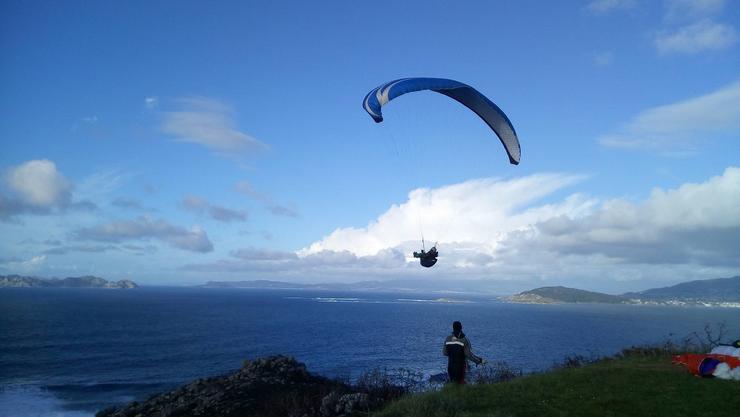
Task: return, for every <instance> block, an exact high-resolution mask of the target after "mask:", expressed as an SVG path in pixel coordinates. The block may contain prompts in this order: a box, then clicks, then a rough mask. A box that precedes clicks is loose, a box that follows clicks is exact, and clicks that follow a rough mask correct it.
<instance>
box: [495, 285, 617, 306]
mask: <svg viewBox="0 0 740 417" xmlns="http://www.w3.org/2000/svg"><path fill="white" fill-rule="evenodd" d="M505 300H506V301H511V302H515V303H533V304H551V303H610V304H619V303H623V302H625V301H626V299H625V298H623V297H620V296H616V295H609V294H603V293H599V292H593V291H586V290H579V289H576V288H568V287H559V286H558V287H541V288H535V289H533V290H529V291H524V292H521V293H519V294H516V295H512V296H510V297H506V298H505Z"/></svg>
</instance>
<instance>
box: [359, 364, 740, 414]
mask: <svg viewBox="0 0 740 417" xmlns="http://www.w3.org/2000/svg"><path fill="white" fill-rule="evenodd" d="M738 410H740V382H737V381H724V380H719V379H703V378H697V377H694V376H692V375H690V374H689V373H688V372H687V371H686V370H685V369H684V368H682V367H678V366H675V365H671V356H670V355H669V354H668V353H666V352H659V351H656V352H642V351H638V352H625V353H624V354H623V355H620V356H619V357H615V358H610V359H602V360H599V361H596V362H594V363H589V364H585V365H583V366H565V367H562V368H559V369H555V370H553V371H550V372H547V373H542V374H535V375H529V376H525V377H521V378H516V379H513V380H511V381H508V382H502V383H496V384H481V385H466V386H455V385H448V386H445V387H444V388H443V389H442V390H440V391H435V392H427V393H423V394H412V395H407V396H406V397H404V398H402V399H400V400H398V401H395V402H393V403H391V404H389V405H388V406H387V407H385V408H384V409H383V410H381V411H379V412H377V413H374V414H372V415H373V416H376V417H392V416H404V417H414V416H419V417H421V416H424V417H447V416H450V417H451V416H455V417H473V416H476V417H477V416H486V417H504V416H517V417H525V416H533V417H535V416H536V417H542V416H568V417H575V416H667V417H668V416H669V417H681V416H687V417H688V416H717V417H723V416H728V417H729V416H732V417H736V416H738V415H740V414H738V413H739V411H738Z"/></svg>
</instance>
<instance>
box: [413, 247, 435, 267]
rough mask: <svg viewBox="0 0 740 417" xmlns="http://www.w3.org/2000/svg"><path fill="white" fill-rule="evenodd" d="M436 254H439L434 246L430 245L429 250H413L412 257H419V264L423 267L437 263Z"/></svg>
mask: <svg viewBox="0 0 740 417" xmlns="http://www.w3.org/2000/svg"><path fill="white" fill-rule="evenodd" d="M437 256H439V253H438V252H437V247H436V246H432V248H431V249H429V252H426V251H424V249H422V250H421V252H414V258H419V262H420V263H421V266H423V267H425V268H429V267H432V266H434V264H436V263H437Z"/></svg>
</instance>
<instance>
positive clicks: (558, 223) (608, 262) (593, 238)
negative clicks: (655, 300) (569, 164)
mask: <svg viewBox="0 0 740 417" xmlns="http://www.w3.org/2000/svg"><path fill="white" fill-rule="evenodd" d="M582 178H583V177H580V176H574V175H565V174H540V175H532V176H528V177H524V178H518V179H511V180H496V179H478V180H471V181H466V182H464V183H461V184H455V185H450V186H446V187H441V188H438V189H421V190H414V191H413V192H411V193H410V194H409V199H408V201H406V202H404V203H402V204H399V205H394V206H393V207H391V208H390V209H389V210H388V211H387V212H385V213H383V214H382V215H381V216H379V217H378V218H377V219H376V220H375V221H373V222H371V223H370V224H368V225H367V226H366V227H364V228H341V229H337V230H336V231H335V232H333V233H331V234H330V235H329V236H326V237H325V238H323V239H321V240H319V241H317V242H315V243H314V244H311V245H309V247H307V248H304V249H303V250H301V251H298V253H293V252H280V251H270V250H263V249H253V248H248V249H242V250H238V251H234V252H232V253H231V257H230V258H228V259H222V260H220V261H217V262H212V263H208V264H199V265H187V266H186V267H184V268H183V270H184V271H197V272H201V271H207V272H208V273H209V274H212V276H213V275H215V276H220V277H223V278H226V279H229V278H230V277H243V276H244V275H245V274H248V275H249V276H250V277H253V278H252V279H278V280H289V281H295V282H348V281H349V282H352V281H362V280H373V279H379V280H389V279H399V278H409V279H422V280H423V282H424V283H431V282H433V281H439V282H445V281H446V282H451V283H452V285H451V286H450V287H449V288H455V285H454V282H455V281H458V282H461V283H462V282H463V281H468V282H469V283H470V282H471V281H470V280H475V279H482V280H481V281H479V282H477V283H475V284H472V283H471V284H470V287H471V288H472V287H475V286H478V287H480V286H483V287H486V288H499V290H498V291H519V290H523V289H526V288H531V287H533V286H542V285H568V286H575V287H579V288H585V289H593V290H601V291H612V292H615V293H619V292H625V291H628V290H642V289H646V288H650V287H655V286H662V285H670V284H674V283H677V282H680V281H687V280H693V279H701V278H718V277H727V276H732V275H737V274H738V273H740V258H738V257H737V253H736V252H737V248H738V247H740V210H737V207H740V168H737V167H730V168H727V169H726V170H725V172H724V173H722V175H719V176H716V177H713V178H710V179H708V180H706V181H704V182H700V183H687V184H683V185H681V186H679V187H677V188H675V189H660V188H656V189H654V190H653V191H652V192H651V194H650V196H649V197H648V198H646V199H645V200H644V201H631V200H625V199H611V200H605V201H597V200H594V199H589V198H586V197H583V196H581V195H579V194H577V193H575V194H571V195H568V196H564V197H562V198H559V199H557V200H555V202H550V203H547V204H545V203H541V202H540V203H538V201H540V200H542V199H543V198H544V197H547V196H549V197H550V199H552V197H553V195H554V193H556V192H558V191H562V190H563V189H564V188H565V187H568V186H574V185H575V184H577V183H578V182H579V181H580V180H581V179H582ZM420 210H423V211H424V212H425V220H426V224H425V228H424V229H425V233H426V234H427V235H428V236H430V237H431V236H435V237H439V238H440V240H441V241H440V243H439V249H440V258H439V262H438V263H437V265H435V266H434V268H431V269H424V268H421V267H420V266H419V265H418V261H415V260H413V259H412V258H410V254H411V252H412V251H414V250H418V249H419V243H420V242H419V241H418V240H417V239H418V229H417V226H416V224H417V215H418V213H419V212H420ZM296 255H297V256H296ZM410 285H411V286H412V287H413V286H414V285H417V284H410ZM418 285H426V284H418ZM466 285H467V284H466ZM466 288H467V287H466Z"/></svg>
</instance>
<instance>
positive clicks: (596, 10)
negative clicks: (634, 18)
mask: <svg viewBox="0 0 740 417" xmlns="http://www.w3.org/2000/svg"><path fill="white" fill-rule="evenodd" d="M634 5H635V1H634V0H593V1H591V2H589V3H588V4H587V5H586V11H588V12H590V13H593V14H607V13H610V12H613V11H616V10H626V9H630V8H632V7H634Z"/></svg>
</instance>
